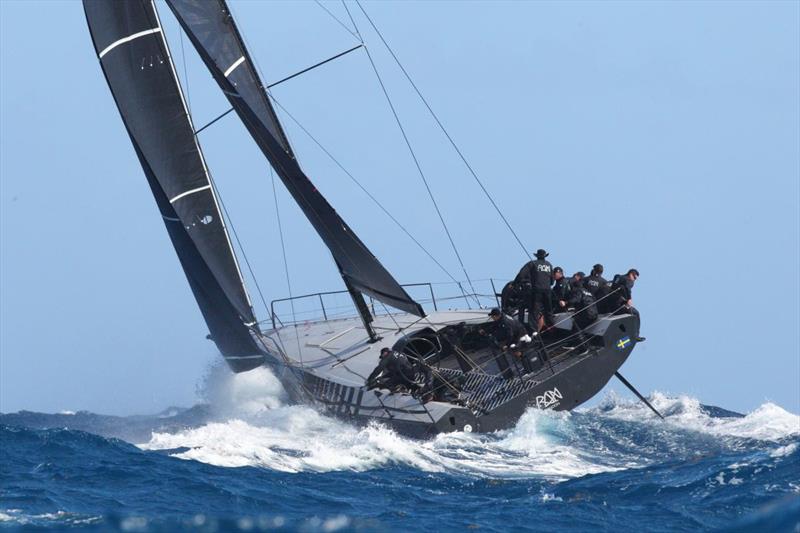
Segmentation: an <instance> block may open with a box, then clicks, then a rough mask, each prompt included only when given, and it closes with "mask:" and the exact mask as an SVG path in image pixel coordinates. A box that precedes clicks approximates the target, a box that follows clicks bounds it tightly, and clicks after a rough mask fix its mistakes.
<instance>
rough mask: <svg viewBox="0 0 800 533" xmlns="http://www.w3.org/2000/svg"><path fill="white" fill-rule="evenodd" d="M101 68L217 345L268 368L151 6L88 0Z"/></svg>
mask: <svg viewBox="0 0 800 533" xmlns="http://www.w3.org/2000/svg"><path fill="white" fill-rule="evenodd" d="M83 6H84V11H85V13H86V20H87V23H88V24H89V30H90V32H91V35H92V40H93V42H94V47H95V50H96V52H97V56H98V59H99V61H100V65H101V67H102V69H103V73H104V74H105V77H106V81H107V82H108V85H109V88H110V89H111V93H112V94H113V96H114V100H115V102H116V104H117V108H118V109H119V112H120V115H121V116H122V120H123V122H124V123H125V127H126V129H127V131H128V134H129V136H130V139H131V142H132V143H133V146H134V148H135V150H136V155H137V156H138V157H139V161H140V163H141V165H142V168H143V169H144V173H145V175H146V176H147V181H148V183H149V184H150V188H151V189H152V192H153V196H154V197H155V200H156V203H157V205H158V209H159V211H160V212H161V216H162V217H163V219H164V224H165V225H166V227H167V231H168V232H169V236H170V239H171V240H172V244H173V246H174V247H175V250H176V252H177V254H178V257H179V259H180V262H181V265H182V267H183V270H184V272H185V274H186V277H187V278H188V280H189V285H190V286H191V289H192V292H193V293H194V296H195V298H196V299H197V303H198V304H199V306H200V310H201V312H202V313H203V317H204V318H205V320H206V323H207V325H208V327H209V330H210V332H211V338H212V340H214V342H215V343H216V344H217V346H218V347H219V349H220V351H221V352H222V354H223V355H224V356H225V357H226V360H227V361H228V363H229V364H230V366H231V367H232V368H233V369H234V370H236V371H242V370H247V369H249V368H254V367H256V366H258V365H260V364H261V363H262V361H263V358H262V356H261V354H260V353H261V352H260V350H259V349H258V347H257V345H256V343H255V341H254V340H253V337H252V335H251V329H253V328H254V329H256V330H257V325H256V319H255V317H254V315H253V310H252V307H251V304H250V300H249V297H248V295H247V290H246V288H245V286H244V281H243V279H242V275H241V271H240V270H239V266H238V264H237V261H236V256H235V253H234V251H233V248H232V246H231V242H230V238H229V236H228V232H227V230H226V228H225V222H224V219H223V217H222V213H221V212H220V209H219V205H218V203H217V198H216V195H215V191H214V187H213V183H212V181H211V178H210V175H209V173H208V169H207V167H206V164H205V161H204V159H203V154H202V152H201V150H200V146H199V144H198V143H197V139H196V137H195V134H194V127H193V125H192V122H191V117H190V115H189V111H188V109H187V107H186V103H185V101H184V98H183V93H182V91H181V88H180V84H179V82H178V79H177V75H176V74H175V68H174V65H173V63H172V59H171V57H170V54H169V49H168V46H167V42H166V39H165V38H164V35H163V31H162V28H161V24H160V21H159V19H158V14H157V12H156V9H155V5H154V4H153V2H152V0H116V1H92V0H84V3H83Z"/></svg>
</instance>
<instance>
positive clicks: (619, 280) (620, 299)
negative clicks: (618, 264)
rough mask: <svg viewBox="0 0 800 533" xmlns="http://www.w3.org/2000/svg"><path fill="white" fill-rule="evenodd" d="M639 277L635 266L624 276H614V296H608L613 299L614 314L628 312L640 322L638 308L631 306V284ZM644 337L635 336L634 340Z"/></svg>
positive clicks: (638, 340)
mask: <svg viewBox="0 0 800 533" xmlns="http://www.w3.org/2000/svg"><path fill="white" fill-rule="evenodd" d="M637 279H639V271H638V270H636V269H635V268H631V269H630V270H628V273H627V274H625V275H624V276H622V275H616V276H614V283H613V284H612V286H611V291H612V292H613V293H614V294H615V296H614V297H611V298H609V299H610V300H613V301H614V304H615V309H613V310H612V311H614V312H616V314H618V315H619V314H624V313H630V314H632V315H635V316H636V318H638V319H639V320H640V322H641V315H639V310H638V309H636V308H635V307H634V306H633V285H634V284H635V283H636V280H637ZM644 340H645V338H644V337H636V342H642V341H644Z"/></svg>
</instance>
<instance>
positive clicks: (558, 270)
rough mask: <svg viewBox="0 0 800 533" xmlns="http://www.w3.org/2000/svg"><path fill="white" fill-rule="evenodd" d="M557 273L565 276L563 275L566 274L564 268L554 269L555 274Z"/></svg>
mask: <svg viewBox="0 0 800 533" xmlns="http://www.w3.org/2000/svg"><path fill="white" fill-rule="evenodd" d="M556 272H561V273H562V274H563V273H564V269H563V268H561V267H555V268H554V269H553V274H555V273H556Z"/></svg>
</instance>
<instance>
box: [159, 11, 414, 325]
mask: <svg viewBox="0 0 800 533" xmlns="http://www.w3.org/2000/svg"><path fill="white" fill-rule="evenodd" d="M167 5H169V7H170V8H171V9H172V11H173V13H175V16H176V17H177V19H178V21H179V22H180V24H181V26H183V29H184V30H185V31H186V34H187V35H188V36H189V39H190V40H191V41H192V43H193V44H194V46H195V48H197V51H198V52H199V54H200V56H201V57H202V58H203V61H204V62H205V64H206V66H207V67H208V68H209V70H210V71H211V74H212V75H213V76H214V79H215V80H216V81H217V83H218V84H219V85H220V87H221V88H222V90H223V92H224V93H225V94H226V96H227V97H228V100H229V101H230V103H231V105H232V106H233V108H234V109H235V110H236V112H237V114H238V115H239V117H240V118H241V120H242V121H243V122H244V124H245V126H246V127H247V129H248V131H249V132H250V135H252V137H253V139H254V140H255V141H256V144H258V146H259V147H260V148H261V151H262V152H263V153H264V155H265V156H266V158H267V159H268V160H269V162H270V163H271V164H272V167H273V168H274V169H275V171H276V172H277V173H278V175H279V176H280V178H281V180H282V181H283V183H284V185H285V186H286V188H287V189H288V190H289V192H290V193H291V195H292V197H293V198H294V199H295V201H296V202H297V203H298V205H299V206H300V208H301V209H302V210H303V213H304V214H305V215H306V217H307V218H308V220H309V221H310V222H311V224H312V225H313V226H314V229H315V230H316V231H317V233H318V234H319V235H320V237H322V240H323V241H324V242H325V244H326V245H327V246H328V248H329V249H330V251H331V253H332V254H333V258H334V260H335V261H336V264H337V266H338V267H339V271H340V272H341V275H342V277H343V278H344V280H345V282H346V283H347V284H349V285H350V286H351V287H352V288H354V289H355V290H357V291H359V292H362V293H364V294H368V295H369V296H372V297H373V298H375V299H377V300H380V301H382V302H384V303H386V304H388V305H391V306H392V307H395V308H397V309H401V310H403V311H407V312H409V313H413V314H415V315H418V316H424V314H425V313H424V311H423V310H422V307H421V306H420V305H419V304H418V303H417V302H415V301H414V300H412V299H411V297H410V296H409V295H408V294H407V293H406V291H405V290H403V288H402V287H401V286H400V284H399V283H397V281H396V280H395V279H394V278H393V277H392V275H391V274H390V273H389V272H388V271H387V270H386V269H385V268H384V267H383V265H381V263H380V262H379V261H378V259H377V258H376V257H375V256H374V255H373V254H372V253H371V252H370V251H369V250H368V249H367V247H366V246H365V245H364V243H363V242H361V240H360V239H359V238H358V236H357V235H356V234H355V233H354V232H353V230H352V229H350V227H349V226H348V225H347V224H346V223H345V222H344V220H342V218H341V217H340V216H339V215H338V214H337V213H336V211H335V210H334V209H333V207H331V205H330V204H329V203H328V201H327V200H326V199H325V198H324V197H323V196H322V194H321V193H320V192H319V191H318V190H317V189H316V187H314V184H313V183H311V181H310V180H309V179H308V177H307V176H306V175H305V173H303V171H302V169H301V168H300V165H299V164H298V163H297V160H296V159H295V157H294V153H293V152H292V149H291V146H290V145H289V142H288V140H287V139H286V135H285V134H284V132H283V129H282V128H281V125H280V122H279V121H278V117H277V115H276V114H275V110H274V109H273V107H272V104H271V103H270V101H269V98H268V97H267V94H266V91H265V89H264V85H263V84H262V82H261V80H260V79H259V77H258V74H257V73H256V70H255V68H254V67H253V62H252V61H251V59H250V55H249V54H248V52H247V49H246V48H245V46H244V43H243V41H242V38H241V36H240V35H239V31H238V30H237V28H236V24H235V23H234V21H233V17H232V15H231V13H230V10H229V9H228V6H227V5H226V3H225V1H224V0H167ZM348 288H349V287H348Z"/></svg>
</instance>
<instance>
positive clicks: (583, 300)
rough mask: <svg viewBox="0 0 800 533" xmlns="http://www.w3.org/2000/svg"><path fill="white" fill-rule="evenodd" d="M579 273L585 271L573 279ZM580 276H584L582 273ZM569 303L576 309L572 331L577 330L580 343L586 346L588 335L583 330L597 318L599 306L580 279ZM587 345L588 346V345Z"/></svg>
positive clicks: (574, 287) (576, 333) (574, 286)
mask: <svg viewBox="0 0 800 533" xmlns="http://www.w3.org/2000/svg"><path fill="white" fill-rule="evenodd" d="M579 274H583V272H578V273H576V274H575V276H574V277H573V279H574V278H575V277H576V276H578V275H579ZM580 277H581V278H583V276H582V275H581V276H580ZM569 305H570V307H573V308H574V309H575V314H573V315H572V331H573V332H575V335H576V337H577V341H578V345H579V346H585V344H586V337H585V336H584V334H583V330H584V329H586V328H587V327H589V326H590V325H592V324H593V323H594V322H595V320H597V306H596V305H595V299H594V296H592V293H591V292H590V291H589V289H587V288H586V287H584V286H583V284H582V283H581V282H580V281H577V282H576V283H575V284H574V285H573V288H572V292H571V293H570V297H569ZM585 347H586V348H588V346H585Z"/></svg>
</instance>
